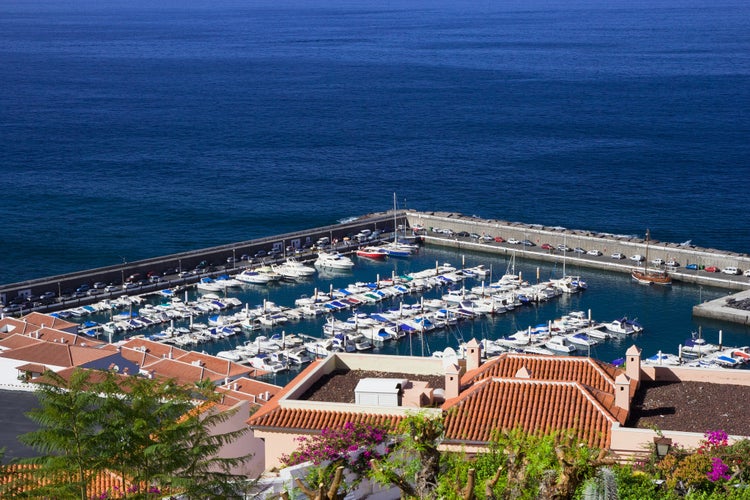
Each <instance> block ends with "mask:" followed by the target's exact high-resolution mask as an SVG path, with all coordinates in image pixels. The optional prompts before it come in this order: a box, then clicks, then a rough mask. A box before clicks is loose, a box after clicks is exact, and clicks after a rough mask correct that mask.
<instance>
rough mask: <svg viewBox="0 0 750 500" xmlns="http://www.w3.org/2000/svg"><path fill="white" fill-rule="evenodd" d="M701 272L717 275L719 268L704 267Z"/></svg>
mask: <svg viewBox="0 0 750 500" xmlns="http://www.w3.org/2000/svg"><path fill="white" fill-rule="evenodd" d="M703 270H704V271H706V272H707V273H718V272H719V268H718V267H716V266H706V267H705V268H703Z"/></svg>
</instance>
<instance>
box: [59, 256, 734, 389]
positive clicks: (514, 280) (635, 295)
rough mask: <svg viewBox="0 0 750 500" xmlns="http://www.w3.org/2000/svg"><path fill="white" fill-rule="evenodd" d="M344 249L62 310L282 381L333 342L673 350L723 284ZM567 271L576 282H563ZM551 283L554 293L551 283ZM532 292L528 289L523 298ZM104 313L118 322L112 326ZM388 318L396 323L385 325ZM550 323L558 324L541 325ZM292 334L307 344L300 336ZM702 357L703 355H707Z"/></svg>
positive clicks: (403, 348)
mask: <svg viewBox="0 0 750 500" xmlns="http://www.w3.org/2000/svg"><path fill="white" fill-rule="evenodd" d="M353 260H354V262H355V266H354V268H352V269H350V270H349V271H343V272H338V273H336V274H334V275H331V274H328V273H326V272H324V271H325V270H324V269H319V270H318V272H316V273H315V274H314V275H311V276H308V277H307V278H305V279H295V280H285V281H282V280H273V281H268V282H266V284H262V285H261V284H248V283H242V282H241V281H240V280H233V279H231V278H229V276H228V275H227V276H226V277H224V278H221V277H216V278H214V279H213V282H215V283H216V282H217V283H221V282H226V283H225V286H222V287H221V288H220V289H219V291H216V290H214V291H208V290H199V289H198V285H197V284H189V285H183V288H179V287H177V288H170V289H164V290H161V291H155V292H149V293H148V294H145V295H141V296H123V297H120V298H118V299H116V300H117V301H118V302H117V305H115V309H111V307H112V305H113V303H112V302H111V301H110V302H109V303H108V302H107V301H106V300H105V301H101V300H100V301H98V302H97V303H95V304H108V305H106V306H96V307H95V306H94V305H87V306H79V307H76V308H70V309H68V310H67V312H66V313H63V314H64V315H67V314H70V315H71V316H73V317H74V318H75V321H80V322H81V324H84V322H86V321H89V322H94V321H95V322H96V323H98V326H94V327H91V328H89V329H88V330H87V328H86V327H85V326H84V327H83V328H82V331H84V332H86V331H90V333H91V334H92V335H98V336H99V338H100V339H102V340H108V339H111V340H112V341H113V342H117V341H118V340H119V339H121V338H126V337H129V336H132V335H144V336H146V337H149V338H152V339H153V340H157V341H162V342H167V343H170V342H171V343H173V344H174V345H175V346H178V347H181V348H185V349H195V350H199V351H205V352H208V353H210V354H214V355H217V356H218V355H219V354H221V357H226V358H227V359H237V360H239V361H240V362H243V363H246V364H249V365H251V366H254V367H261V366H264V368H260V369H264V370H266V371H269V372H270V375H268V378H269V380H270V381H272V382H274V383H278V384H281V383H283V382H284V381H285V380H288V379H290V378H291V377H292V376H293V375H294V374H295V373H296V372H297V371H298V370H299V369H301V367H302V366H303V365H304V363H305V362H306V361H305V359H310V358H311V357H313V356H320V355H325V354H327V353H329V352H331V351H333V350H344V351H349V352H353V351H363V352H376V353H388V354H402V355H418V356H419V355H424V356H433V355H436V356H438V355H441V353H443V352H444V351H446V350H454V351H456V352H460V350H461V345H462V344H463V343H464V342H466V341H468V340H469V339H471V338H476V339H477V340H478V341H481V342H482V345H483V346H484V349H485V353H486V355H493V354H497V353H499V352H502V351H503V350H507V349H513V350H523V351H525V352H537V353H550V352H553V353H556V354H568V353H573V354H575V355H591V356H594V357H598V358H600V359H604V360H607V361H614V360H616V359H618V358H620V357H622V353H623V351H624V349H625V348H626V347H627V346H629V345H631V344H632V343H635V342H637V343H638V345H639V346H643V348H644V351H645V352H644V354H647V356H646V357H649V356H653V355H656V354H657V353H660V352H663V353H667V352H674V353H678V346H679V344H680V343H683V342H684V341H685V338H686V337H690V332H691V331H694V330H696V329H697V327H696V326H695V325H694V324H693V323H692V321H689V317H690V308H691V307H692V305H693V304H694V303H695V302H697V301H698V300H702V299H703V298H704V297H705V298H706V299H709V298H712V297H717V298H718V297H719V296H721V295H723V292H722V291H721V290H720V289H708V288H706V289H705V290H696V289H695V287H693V286H691V285H688V284H679V283H677V284H675V285H673V286H672V287H668V288H667V289H662V288H652V287H642V286H639V285H636V284H634V283H632V282H631V281H630V280H629V279H627V278H626V277H625V276H623V275H621V274H618V273H612V272H604V271H597V270H586V269H584V268H582V267H580V266H577V265H575V264H570V265H567V264H566V267H567V269H566V270H565V271H566V273H567V275H566V276H563V275H562V273H563V269H562V267H561V265H557V264H552V265H545V264H543V263H539V262H537V261H534V260H527V259H522V258H520V257H517V256H515V255H512V257H511V258H504V257H497V256H491V255H487V254H484V253H477V252H466V253H458V252H456V251H455V250H452V249H441V248H439V247H429V246H427V247H424V248H422V249H420V250H419V252H417V253H415V254H414V255H412V256H411V257H410V258H408V259H403V258H397V259H387V260H385V261H373V260H372V259H369V258H366V257H362V258H360V257H353ZM311 267H312V266H311ZM262 269H269V270H270V266H262V265H259V266H256V267H255V269H253V270H250V268H248V269H246V270H245V271H243V272H247V273H251V272H258V270H262ZM456 273H458V274H456ZM239 274H241V273H239ZM239 274H237V276H239ZM458 276H461V278H462V279H460V280H459V279H458ZM408 278H411V279H410V280H409V279H408ZM428 279H429V280H430V281H427V280H428ZM420 280H421V281H420ZM522 282H527V283H528V284H527V285H526V286H525V288H523V292H524V293H523V295H525V296H527V298H525V299H524V300H525V301H524V302H521V299H520V298H518V300H514V301H513V302H512V303H511V302H509V301H507V300H506V303H505V304H504V305H503V310H502V312H501V311H500V310H499V309H497V307H498V306H499V305H501V304H503V300H502V299H498V297H499V296H500V295H499V294H501V293H502V291H503V289H504V288H506V289H511V288H513V287H515V286H516V285H517V284H519V283H522ZM572 282H576V283H579V284H580V286H582V287H585V291H582V290H581V289H578V291H571V289H570V288H566V286H567V287H570V284H571V283H572ZM553 284H554V285H553ZM576 286H578V285H576ZM553 287H556V291H555V292H552V291H550V290H551V288H553ZM566 290H567V291H566ZM696 292H697V293H698V295H696ZM532 293H535V294H537V295H536V298H535V299H533V300H528V297H530V296H532ZM626 293H627V294H629V296H632V299H633V300H632V301H631V302H629V303H627V305H626V304H624V303H623V302H622V300H621V297H622V296H624V294H626ZM489 297H494V299H489V300H488V298H489ZM542 297H544V298H542ZM131 301H132V302H131ZM678 304H682V305H678ZM462 306H463V307H462ZM505 306H510V307H509V308H508V307H505ZM97 307H102V310H97ZM661 307H664V308H667V309H668V310H674V309H675V308H682V309H683V310H684V311H685V314H686V315H687V316H686V317H687V319H688V321H682V322H679V323H677V322H674V321H672V322H670V323H667V324H665V323H664V321H663V320H664V319H663V315H661V314H660V313H659V308H661ZM582 311H591V312H590V313H583V312H582ZM589 314H591V315H593V318H596V319H598V320H599V321H593V319H591V318H590V317H589ZM420 317H421V321H420ZM69 319H72V318H71V317H69ZM627 319H630V320H635V321H636V322H637V323H639V324H641V325H642V326H643V328H644V330H643V331H627V330H625V329H623V330H619V331H618V330H617V329H615V328H614V327H613V326H611V325H612V324H614V323H616V322H618V321H620V320H627ZM115 320H116V321H115ZM374 321H383V323H382V324H377V323H373V322H374ZM581 321H584V322H588V323H587V324H581V323H580V322H581ZM113 322H114V323H118V322H119V326H118V327H117V328H115V329H113V328H112V324H114V323H113ZM386 322H387V323H386ZM144 323H145V324H144ZM104 325H107V326H106V327H105V326H104ZM126 325H131V326H130V327H129V326H126ZM394 325H396V326H397V328H395V329H393V326H394ZM438 325H439V327H438ZM606 325H609V326H606ZM105 328H107V329H108V330H109V331H104V329H105ZM721 328H722V327H721V326H718V329H721ZM389 329H390V330H389ZM718 329H717V326H713V325H710V324H709V325H707V326H706V327H704V331H705V337H711V336H713V335H716V334H718ZM725 330H726V332H725V333H724V342H725V345H726V346H730V345H735V346H740V347H741V346H744V345H746V344H747V340H746V332H745V331H744V329H740V330H737V331H732V330H731V328H725ZM97 331H98V332H99V333H98V334H97V333H95V332H97ZM551 332H554V333H555V334H556V335H549V334H550V333H551ZM558 334H559V335H558ZM394 336H395V337H396V338H395V339H394ZM524 336H525V338H524ZM337 337H338V338H337ZM532 339H533V340H532ZM300 341H302V342H303V343H304V344H306V345H304V346H303V345H299V344H298V343H297V342H300ZM313 345H314V347H310V346H313ZM571 347H573V349H571ZM282 350H283V351H286V352H285V353H284V354H286V357H287V359H286V360H281V361H280V360H278V359H276V364H273V365H265V364H264V365H261V363H266V362H267V361H270V360H258V359H255V358H256V357H257V356H258V355H261V358H265V357H266V356H265V355H268V356H271V354H272V353H274V352H278V351H282ZM273 356H276V357H278V354H274V355H273ZM675 356H677V354H675ZM730 357H734V356H732V355H730ZM292 359H295V360H296V361H292ZM689 361H690V360H688V359H687V358H686V359H685V362H689ZM704 364H705V365H708V362H707V360H705V361H704ZM739 364H740V363H739V362H738V365H739Z"/></svg>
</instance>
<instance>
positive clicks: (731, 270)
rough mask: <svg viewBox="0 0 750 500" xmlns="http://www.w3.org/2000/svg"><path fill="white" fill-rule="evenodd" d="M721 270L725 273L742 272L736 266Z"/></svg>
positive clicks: (735, 273)
mask: <svg viewBox="0 0 750 500" xmlns="http://www.w3.org/2000/svg"><path fill="white" fill-rule="evenodd" d="M721 272H722V273H724V274H734V275H737V274H740V270H739V269H737V268H736V267H734V266H727V267H725V268H724V269H722V270H721Z"/></svg>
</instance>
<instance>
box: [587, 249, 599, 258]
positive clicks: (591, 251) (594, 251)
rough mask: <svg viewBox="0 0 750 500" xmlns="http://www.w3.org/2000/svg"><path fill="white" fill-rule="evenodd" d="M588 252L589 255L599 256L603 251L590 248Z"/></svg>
mask: <svg viewBox="0 0 750 500" xmlns="http://www.w3.org/2000/svg"><path fill="white" fill-rule="evenodd" d="M586 254H587V255H595V256H597V257H598V256H599V255H601V254H602V253H601V252H600V251H599V250H596V249H592V250H589V251H588V252H586Z"/></svg>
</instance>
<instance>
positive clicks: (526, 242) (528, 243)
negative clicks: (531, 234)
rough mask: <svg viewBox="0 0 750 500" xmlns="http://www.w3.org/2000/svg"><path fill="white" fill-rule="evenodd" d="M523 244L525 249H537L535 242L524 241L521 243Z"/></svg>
mask: <svg viewBox="0 0 750 500" xmlns="http://www.w3.org/2000/svg"><path fill="white" fill-rule="evenodd" d="M521 244H522V245H523V246H525V247H535V246H536V243H534V242H533V241H531V240H523V241H522V242H521Z"/></svg>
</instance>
